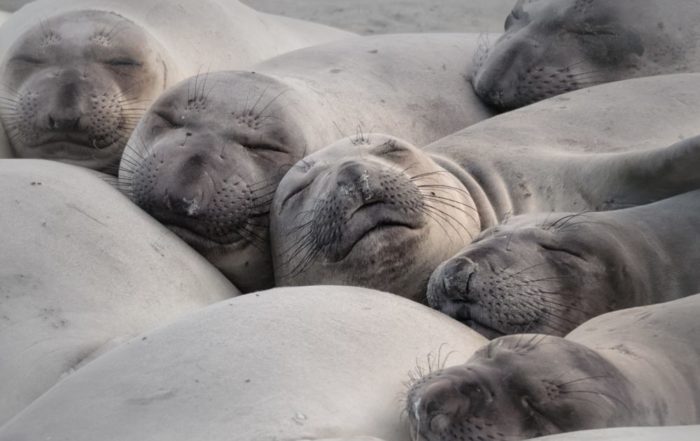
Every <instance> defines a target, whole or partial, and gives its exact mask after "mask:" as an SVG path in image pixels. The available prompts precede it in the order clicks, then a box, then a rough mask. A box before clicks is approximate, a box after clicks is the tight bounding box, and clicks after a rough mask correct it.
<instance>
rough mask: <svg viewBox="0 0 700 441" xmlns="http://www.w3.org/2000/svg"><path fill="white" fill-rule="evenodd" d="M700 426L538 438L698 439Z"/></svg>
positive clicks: (560, 440) (614, 440)
mask: <svg viewBox="0 0 700 441" xmlns="http://www.w3.org/2000/svg"><path fill="white" fill-rule="evenodd" d="M698 438H700V426H698V425H691V426H666V427H625V428H616V429H598V430H583V431H580V432H570V433H563V434H559V435H551V436H545V437H542V438H536V439H537V441H664V440H671V439H672V440H673V441H696V440H697V439H698Z"/></svg>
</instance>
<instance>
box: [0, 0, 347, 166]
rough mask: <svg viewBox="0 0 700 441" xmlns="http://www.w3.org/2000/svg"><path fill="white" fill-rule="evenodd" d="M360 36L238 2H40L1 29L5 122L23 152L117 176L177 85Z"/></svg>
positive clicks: (0, 105) (0, 113)
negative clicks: (151, 115) (150, 115)
mask: <svg viewBox="0 0 700 441" xmlns="http://www.w3.org/2000/svg"><path fill="white" fill-rule="evenodd" d="M350 35H352V34H349V33H346V32H343V31H337V30H334V29H331V28H326V27H324V26H320V25H314V24H311V23H303V22H295V21H293V20H290V19H286V18H283V17H275V16H270V15H267V14H260V13H258V12H256V11H254V10H252V9H250V8H248V7H247V6H244V5H243V4H241V3H239V2H238V1H236V0H226V1H225V2H218V1H216V0H202V1H199V0H184V1H179V2H178V3H177V5H174V4H173V3H172V2H171V1H168V0H57V1H56V0H39V1H36V2H33V3H31V4H28V5H26V6H25V7H23V8H22V9H21V10H19V11H17V12H15V13H14V14H13V15H12V17H11V18H10V19H8V21H7V22H5V23H4V24H3V26H2V27H1V28H0V75H1V76H2V79H3V81H2V87H1V88H0V120H1V121H2V124H3V125H4V126H5V130H6V132H7V134H8V136H9V139H10V143H11V146H12V149H13V153H14V155H15V156H17V157H22V158H43V159H58V160H62V161H66V162H69V163H72V164H77V165H82V166H85V167H89V168H93V169H98V170H105V171H109V172H111V173H112V174H116V171H117V170H116V167H117V166H118V162H119V159H120V158H121V153H122V151H123V149H124V145H125V143H126V141H127V140H128V138H129V135H130V133H131V131H132V130H133V128H134V126H135V125H136V122H137V121H138V120H139V118H140V116H141V115H142V114H143V112H144V110H145V108H147V107H148V105H149V104H150V103H151V102H152V101H153V100H154V99H155V98H156V97H157V96H158V95H159V94H160V93H161V92H162V91H163V90H165V89H166V88H167V87H169V86H171V85H173V84H175V83H176V82H178V81H180V80H182V79H184V78H187V77H189V76H192V75H195V74H196V73H197V72H199V71H201V70H202V69H237V68H244V67H248V66H250V65H252V64H254V63H256V62H259V61H261V60H264V59H266V58H269V57H273V56H275V55H279V54H281V53H283V52H287V51H291V50H294V49H298V48H300V47H304V46H309V45H312V44H320V43H324V42H327V41H331V40H334V39H337V38H343V37H347V36H350Z"/></svg>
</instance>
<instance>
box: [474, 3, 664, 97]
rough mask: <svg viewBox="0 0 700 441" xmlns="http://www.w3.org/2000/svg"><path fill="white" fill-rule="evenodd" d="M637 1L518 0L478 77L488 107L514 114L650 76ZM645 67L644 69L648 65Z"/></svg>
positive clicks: (478, 87)
mask: <svg viewBox="0 0 700 441" xmlns="http://www.w3.org/2000/svg"><path fill="white" fill-rule="evenodd" d="M637 3H638V2H630V1H615V2H609V1H607V0H519V1H518V2H517V3H516V5H515V7H514V8H513V10H512V12H511V13H510V15H509V16H508V18H507V19H506V22H505V34H504V35H503V36H502V37H501V38H499V39H498V41H496V42H495V44H494V45H493V47H492V48H491V49H489V51H488V54H487V55H486V56H485V57H483V61H482V63H481V65H480V66H479V67H478V69H477V73H476V75H475V77H474V79H473V84H474V90H475V91H476V93H477V94H478V95H479V96H480V97H481V99H482V100H484V101H485V102H486V103H488V104H490V105H492V106H493V107H495V108H498V109H502V110H509V109H514V108H518V107H522V106H525V105H527V104H531V103H534V102H536V101H540V100H543V99H545V98H549V97H551V96H554V95H558V94H561V93H564V92H569V91H572V90H577V89H580V88H583V87H588V86H592V85H595V84H600V83H604V82H608V81H616V80H620V79H624V78H632V77H636V76H643V75H649V74H650V73H649V72H648V70H644V71H640V69H642V65H643V63H644V60H642V58H641V57H642V55H644V53H645V47H644V45H643V40H642V36H641V35H640V33H639V30H638V29H637V28H636V27H635V22H636V21H641V20H636V16H637V14H638V13H639V11H636V9H640V8H643V7H644V6H639V5H638V4H637ZM647 6H648V5H647ZM645 69H646V66H645Z"/></svg>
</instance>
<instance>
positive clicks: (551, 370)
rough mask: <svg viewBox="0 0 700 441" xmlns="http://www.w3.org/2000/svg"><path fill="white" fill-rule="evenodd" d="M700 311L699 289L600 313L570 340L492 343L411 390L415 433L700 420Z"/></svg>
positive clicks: (507, 435) (523, 338)
mask: <svg viewBox="0 0 700 441" xmlns="http://www.w3.org/2000/svg"><path fill="white" fill-rule="evenodd" d="M698 314H700V295H694V296H691V297H686V298H684V299H680V300H675V301H672V302H667V303H662V304H658V305H653V306H644V307H637V308H632V309H625V310H621V311H615V312H611V313H607V314H604V315H602V316H598V317H597V318H594V319H592V320H590V321H588V322H586V323H584V324H583V325H581V326H579V327H578V328H576V329H575V330H574V331H573V332H571V333H570V334H568V335H567V336H566V338H562V337H555V336H547V335H542V334H520V335H512V336H507V337H500V338H498V339H496V340H493V341H492V342H491V343H490V344H488V345H487V346H485V347H484V348H482V349H480V350H479V351H478V352H477V353H476V354H474V356H473V357H472V358H471V359H470V360H469V361H468V362H467V363H465V364H464V365H462V366H455V367H451V368H447V369H444V370H440V371H437V372H434V373H431V374H429V375H427V376H425V377H424V378H422V379H421V380H419V381H417V382H416V383H415V384H414V385H413V386H412V387H411V389H410V391H409V392H408V398H407V404H406V410H407V412H408V416H409V422H410V426H411V431H412V439H413V440H414V441H438V440H439V441H445V440H447V441H458V440H471V439H479V438H483V439H487V438H488V439H493V440H494V441H502V440H520V439H529V438H533V437H537V436H543V435H549V434H556V433H561V432H571V431H577V430H586V429H598V428H606V427H625V426H673V425H686V424H699V423H700V382H698V377H699V376H698V366H700V340H699V339H698V338H697V336H698V331H700V329H699V327H698V326H699V325H698V320H697V317H698ZM696 430H697V429H696ZM564 439H566V438H564ZM606 439H607V438H606ZM642 439H643V438H642ZM670 439H673V438H670Z"/></svg>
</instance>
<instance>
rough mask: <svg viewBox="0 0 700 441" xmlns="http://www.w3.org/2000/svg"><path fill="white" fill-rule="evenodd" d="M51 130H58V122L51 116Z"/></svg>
mask: <svg viewBox="0 0 700 441" xmlns="http://www.w3.org/2000/svg"><path fill="white" fill-rule="evenodd" d="M49 128H50V129H56V120H55V119H53V118H52V117H51V115H49Z"/></svg>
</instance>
